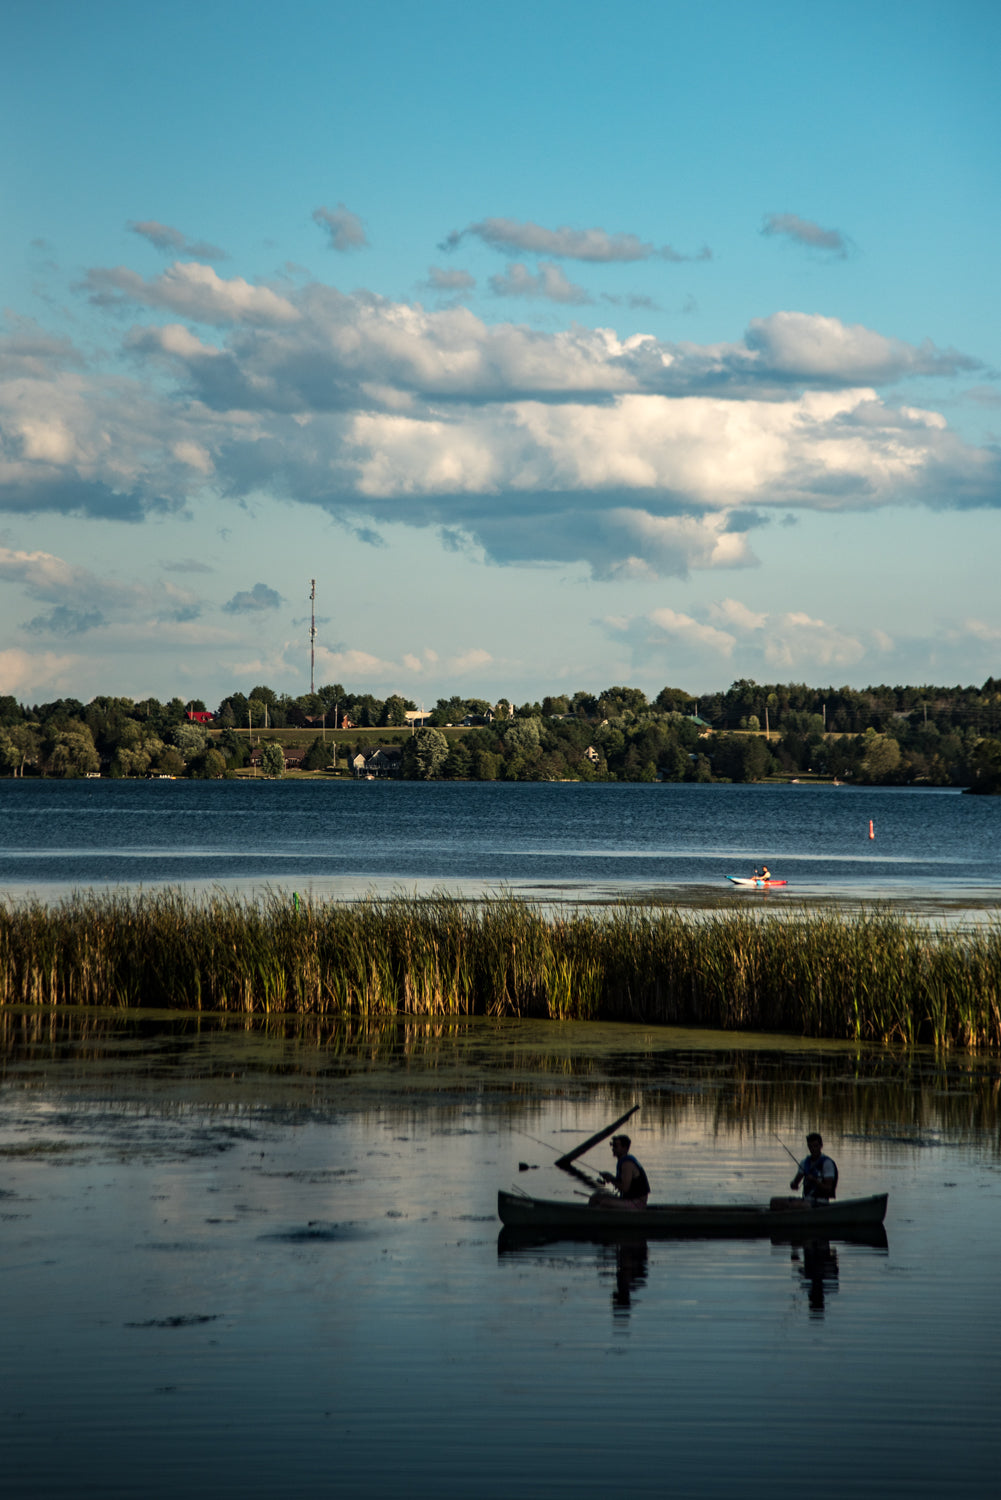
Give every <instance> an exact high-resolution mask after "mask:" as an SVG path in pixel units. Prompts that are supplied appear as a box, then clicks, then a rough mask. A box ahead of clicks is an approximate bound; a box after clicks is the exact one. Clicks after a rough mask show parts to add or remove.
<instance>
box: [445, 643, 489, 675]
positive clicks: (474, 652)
mask: <svg viewBox="0 0 1001 1500" xmlns="http://www.w3.org/2000/svg"><path fill="white" fill-rule="evenodd" d="M492 664H493V657H492V656H491V655H490V652H489V651H484V650H483V649H482V648H481V647H477V646H474V647H472V648H471V649H470V650H468V651H462V652H460V653H459V655H458V656H451V657H449V659H448V661H447V662H446V664H445V667H446V671H447V673H448V675H449V676H450V677H468V676H469V675H470V674H471V673H474V672H480V671H482V670H483V668H484V667H489V666H491V665H492Z"/></svg>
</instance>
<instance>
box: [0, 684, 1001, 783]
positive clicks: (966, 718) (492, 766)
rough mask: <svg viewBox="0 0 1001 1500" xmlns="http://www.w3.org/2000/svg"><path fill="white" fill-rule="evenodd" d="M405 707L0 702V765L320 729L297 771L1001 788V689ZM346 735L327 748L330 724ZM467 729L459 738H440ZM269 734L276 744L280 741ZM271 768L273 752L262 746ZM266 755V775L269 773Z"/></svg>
mask: <svg viewBox="0 0 1001 1500" xmlns="http://www.w3.org/2000/svg"><path fill="white" fill-rule="evenodd" d="M416 710H417V705H416V704H415V703H414V702H413V701H412V700H410V699H408V698H404V697H402V696H401V695H399V694H391V695H390V696H389V697H387V698H385V699H380V698H376V697H375V696H374V695H372V694H370V693H351V692H348V691H346V690H345V688H344V687H343V685H342V684H340V683H333V684H328V685H327V686H325V687H322V688H320V689H319V690H318V691H316V692H315V693H307V694H302V695H300V696H299V697H295V698H293V697H291V696H289V695H287V694H282V693H276V692H275V691H274V690H273V689H271V688H269V687H266V686H264V685H259V686H257V687H255V688H253V689H252V690H251V691H250V693H248V694H243V693H238V692H234V693H231V694H229V695H228V696H227V697H226V698H224V699H223V700H222V702H221V703H220V704H219V705H218V707H217V708H216V709H215V710H214V713H213V718H212V721H211V723H198V722H193V721H192V719H191V717H190V715H191V714H192V713H203V714H208V712H209V710H208V709H207V708H206V705H205V703H204V702H203V701H202V700H201V699H189V700H187V701H184V700H182V699H180V698H172V699H171V700H170V701H169V702H167V703H161V702H160V701H159V700H157V699H155V698H145V699H141V700H139V701H134V700H133V699H131V698H112V697H97V698H94V699H92V701H91V702H90V703H87V704H84V703H82V702H80V701H79V700H78V699H75V698H60V699H56V700H55V701H53V702H50V703H42V704H34V705H26V704H21V703H19V702H17V701H16V700H15V699H14V698H13V697H0V772H2V773H4V774H6V775H9V776H25V775H27V776H38V775H40V776H56V777H71V776H86V775H96V774H100V775H105V776H111V777H136V776H149V775H169V776H189V777H208V778H218V777H222V776H226V775H231V774H234V773H235V772H237V771H238V770H239V769H241V767H244V766H245V765H246V764H247V762H248V759H249V755H250V747H249V740H250V734H249V733H248V731H253V730H257V729H263V728H265V727H268V728H270V729H272V730H275V731H281V730H282V729H284V728H292V727H295V728H299V729H301V728H313V729H315V730H316V731H317V733H316V735H315V737H314V739H313V741H312V743H311V744H310V745H309V747H308V749H307V751H306V754H305V758H304V761H303V768H304V769H306V770H321V769H325V768H326V767H328V766H329V765H330V764H331V761H332V760H333V758H334V755H335V754H336V755H338V756H340V757H341V758H342V759H341V764H343V756H344V754H345V752H347V753H348V755H349V756H350V755H353V754H357V753H359V752H360V753H362V754H364V753H366V752H367V751H370V750H372V749H374V748H376V746H378V745H379V744H380V743H389V742H393V741H394V740H395V741H396V742H397V743H400V742H401V741H402V758H401V767H400V774H402V775H403V776H405V777H410V778H413V779H432V778H444V779H449V780H477V781H494V780H510V781H554V780H555V781H559V780H583V781H672V782H677V781H699V782H714V781H716V782H718V781H744V782H746V781H760V780H763V779H765V778H767V777H769V776H775V775H785V776H798V775H814V776H819V777H824V778H828V779H837V780H841V781H846V782H854V783H859V784H867V785H884V786H885V785H890V786H892V785H924V786H956V787H965V788H969V789H970V790H971V791H978V792H999V791H1001V680H999V679H995V678H988V680H987V681H986V682H985V683H984V684H983V686H982V687H979V688H978V687H954V688H943V687H930V686H925V687H899V686H898V687H888V686H879V687H870V688H864V689H853V688H848V687H840V688H833V687H828V688H811V687H808V686H807V685H806V684H803V683H777V684H770V685H769V684H759V683H756V682H753V681H751V680H748V679H740V680H739V681H736V682H734V683H733V684H732V685H731V687H730V688H728V689H727V691H726V692H725V693H709V694H705V695H702V696H696V695H694V694H691V693H688V692H686V691H684V690H683V689H679V688H672V687H665V688H663V689H662V690H661V692H660V693H658V694H657V696H656V697H655V698H653V699H648V698H647V696H646V694H645V693H644V692H642V690H641V689H639V688H631V687H622V686H619V687H611V688H607V689H605V690H604V691H603V692H600V693H587V692H576V693H573V694H572V695H570V694H559V695H549V696H546V697H544V698H543V699H542V701H541V702H531V703H523V704H520V705H517V706H516V705H514V704H512V703H510V702H509V701H508V700H507V699H501V700H500V701H499V702H496V703H490V702H489V701H488V700H486V699H482V698H462V697H459V696H457V695H456V696H452V697H449V698H439V699H438V700H437V702H436V704H435V706H434V708H433V709H431V710H430V711H429V713H428V714H427V716H426V718H427V723H426V726H425V727H422V728H420V729H417V730H416V732H414V733H406V734H405V733H403V731H405V730H406V729H407V727H408V724H409V720H408V718H407V714H408V711H409V712H416ZM345 723H348V724H349V725H350V726H351V733H352V735H353V736H354V738H353V739H352V738H350V737H349V738H348V739H347V741H346V742H345V738H344V735H343V734H342V735H341V736H339V743H338V744H337V745H336V747H335V744H334V741H333V739H332V738H327V735H326V731H327V730H329V729H334V728H342V727H343V726H344V725H345ZM464 723H465V724H466V725H467V726H469V727H467V728H465V730H464V732H463V733H462V734H461V735H457V734H454V733H452V734H448V733H445V732H444V731H446V730H448V729H454V728H455V727H457V726H459V725H462V724H464ZM279 737H280V736H279ZM261 754H262V756H263V757H264V761H265V764H264V766H263V769H264V770H265V773H266V774H267V773H268V772H269V771H270V773H271V774H281V770H282V769H283V766H284V760H283V757H282V755H281V753H280V748H279V746H278V745H273V746H272V745H270V744H269V742H265V744H264V745H263V747H262V751H261ZM269 761H270V765H269V764H268V762H269Z"/></svg>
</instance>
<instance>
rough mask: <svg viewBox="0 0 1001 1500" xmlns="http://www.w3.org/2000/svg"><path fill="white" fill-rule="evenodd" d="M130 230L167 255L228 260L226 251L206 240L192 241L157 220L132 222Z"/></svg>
mask: <svg viewBox="0 0 1001 1500" xmlns="http://www.w3.org/2000/svg"><path fill="white" fill-rule="evenodd" d="M128 227H129V229H130V230H131V231H132V233H133V234H137V235H139V237H140V238H141V239H144V240H148V241H149V243H150V244H151V245H152V246H153V248H154V249H155V250H161V251H162V252H163V253H164V254H165V255H190V256H191V257H192V259H194V260H228V259H229V256H228V255H227V254H226V251H225V250H220V248H219V246H218V245H211V244H209V243H208V242H207V241H206V240H192V239H189V238H188V236H187V235H186V234H183V233H182V232H181V230H180V229H174V228H172V227H171V225H170V224H160V223H158V222H157V220H156V219H141V220H138V221H136V220H134V219H133V220H130V221H129V226H128Z"/></svg>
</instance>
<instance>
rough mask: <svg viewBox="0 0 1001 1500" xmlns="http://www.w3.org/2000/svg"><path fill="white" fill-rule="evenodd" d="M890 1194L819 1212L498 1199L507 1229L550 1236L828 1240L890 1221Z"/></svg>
mask: <svg viewBox="0 0 1001 1500" xmlns="http://www.w3.org/2000/svg"><path fill="white" fill-rule="evenodd" d="M886 1200H887V1195H886V1193H875V1194H874V1195H873V1196H872V1197H870V1198H843V1199H842V1200H841V1201H840V1202H835V1203H825V1204H823V1205H820V1206H817V1207H813V1206H811V1205H810V1204H809V1203H806V1202H805V1201H804V1200H803V1199H799V1198H793V1199H787V1198H779V1199H773V1200H772V1202H771V1203H770V1204H769V1203H763V1204H756V1203H732V1204H720V1205H719V1206H717V1205H715V1204H687V1203H650V1204H648V1205H647V1207H646V1208H645V1209H640V1210H631V1209H616V1208H591V1207H590V1206H589V1205H588V1204H587V1203H586V1202H583V1201H581V1202H580V1203H569V1202H567V1201H566V1200H565V1199H556V1198H529V1197H528V1196H527V1195H523V1194H520V1193H506V1192H504V1191H503V1190H502V1191H501V1192H499V1193H498V1194H497V1213H498V1215H499V1216H500V1220H501V1223H502V1224H504V1225H505V1227H509V1228H515V1229H533V1230H539V1231H542V1232H544V1233H545V1234H547V1235H551V1234H554V1233H561V1232H566V1233H567V1234H568V1235H570V1236H573V1235H574V1234H582V1235H590V1234H594V1233H601V1232H608V1231H614V1232H616V1233H620V1234H621V1233H625V1234H641V1235H643V1236H644V1237H645V1238H648V1239H650V1238H655V1237H656V1236H658V1235H663V1236H665V1237H671V1236H675V1235H679V1236H680V1235H698V1236H703V1237H704V1236H706V1235H734V1236H738V1237H743V1236H745V1235H782V1234H794V1235H809V1236H814V1235H822V1236H823V1237H824V1238H830V1237H831V1236H832V1235H833V1236H834V1237H837V1236H838V1234H839V1233H840V1231H842V1230H852V1229H859V1228H870V1227H872V1226H875V1225H880V1224H882V1222H883V1220H884V1218H885V1217H886Z"/></svg>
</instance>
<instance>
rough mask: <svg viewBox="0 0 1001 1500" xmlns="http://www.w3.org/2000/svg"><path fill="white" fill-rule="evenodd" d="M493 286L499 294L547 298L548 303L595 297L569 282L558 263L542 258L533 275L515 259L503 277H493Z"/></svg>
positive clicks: (590, 299) (498, 295) (501, 295)
mask: <svg viewBox="0 0 1001 1500" xmlns="http://www.w3.org/2000/svg"><path fill="white" fill-rule="evenodd" d="M490 289H491V291H492V292H493V293H494V296H496V297H528V298H533V297H544V298H546V299H547V300H548V301H549V302H571V303H576V304H578V305H579V304H581V303H585V302H591V301H592V300H593V299H592V298H591V296H590V294H589V293H588V292H587V291H586V290H585V288H584V287H582V286H578V285H577V284H576V283H575V282H573V281H570V280H569V279H568V278H567V276H566V274H565V273H564V272H563V271H562V270H561V269H560V267H559V266H554V265H553V264H552V263H551V262H550V261H545V260H540V261H539V269H538V271H536V272H535V273H534V274H533V273H532V272H531V271H529V270H528V268H527V266H523V265H521V264H520V262H518V261H514V262H512V263H511V264H510V265H509V266H508V268H507V271H506V272H505V274H504V275H503V276H491V278H490Z"/></svg>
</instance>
